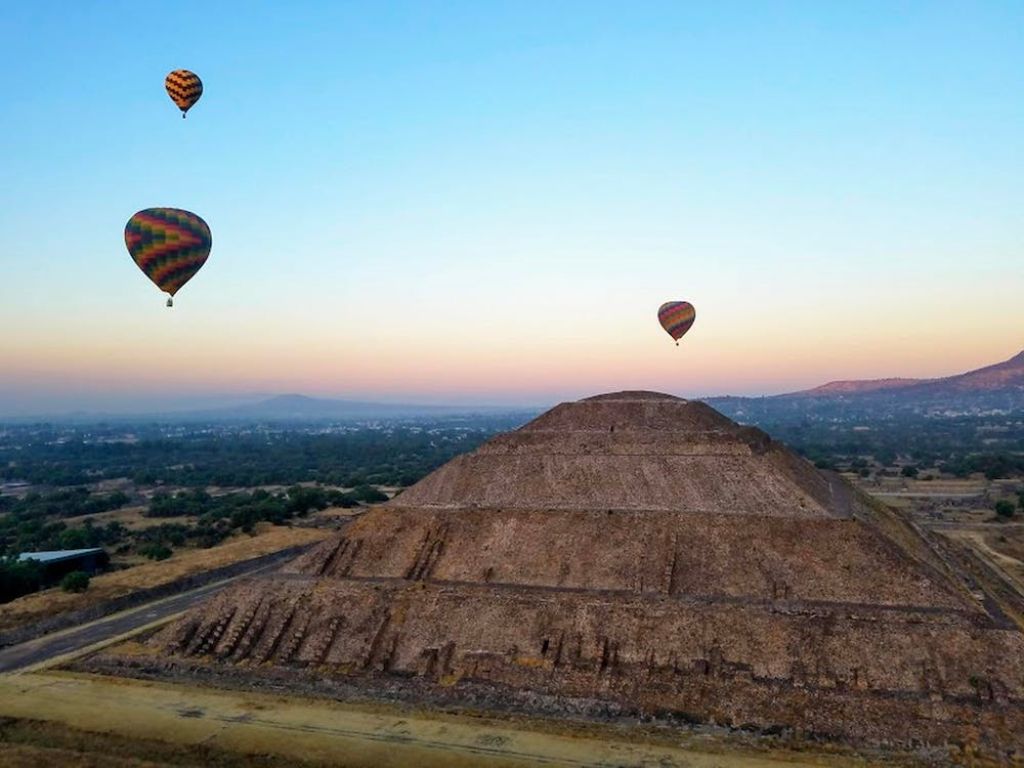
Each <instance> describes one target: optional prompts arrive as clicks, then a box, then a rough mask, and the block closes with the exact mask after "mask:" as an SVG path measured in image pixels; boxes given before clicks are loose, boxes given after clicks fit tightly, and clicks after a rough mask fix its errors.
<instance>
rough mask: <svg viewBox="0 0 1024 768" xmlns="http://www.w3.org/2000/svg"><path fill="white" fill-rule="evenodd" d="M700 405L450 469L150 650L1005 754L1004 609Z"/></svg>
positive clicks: (460, 696) (489, 449)
mask: <svg viewBox="0 0 1024 768" xmlns="http://www.w3.org/2000/svg"><path fill="white" fill-rule="evenodd" d="M951 547H952V545H951V544H949V543H948V542H945V540H941V541H940V540H938V539H937V538H935V539H933V538H931V537H930V535H928V534H926V533H925V532H923V531H921V530H918V529H917V528H916V527H915V526H914V525H912V524H911V523H910V522H909V521H908V520H905V519H904V518H903V517H901V516H899V515H898V514H896V513H895V512H893V511H892V510H889V509H887V508H885V507H883V506H880V505H878V504H876V503H874V502H873V501H871V500H870V499H868V498H867V497H865V496H863V495H862V494H860V493H859V492H857V491H856V490H854V489H853V488H852V487H851V486H849V485H848V484H847V483H846V482H845V481H843V480H842V479H841V478H840V477H838V476H826V475H825V474H822V473H820V472H818V471H817V470H815V469H814V467H812V466H811V465H810V464H808V463H807V462H806V461H804V460H803V459H801V458H800V457H798V456H796V455H795V454H793V453H792V452H791V451H789V450H788V449H786V448H785V447H784V446H782V445H780V444H778V443H775V442H773V441H772V440H771V439H770V438H769V437H768V436H767V435H766V434H764V433H763V432H761V431H759V430H756V429H753V428H745V427H741V426H739V425H737V424H735V423H734V422H732V421H730V420H729V419H727V418H725V417H724V416H722V415H721V414H719V413H717V412H716V411H714V410H713V409H712V408H710V407H708V406H707V405H705V404H703V403H699V402H688V401H685V400H681V399H679V398H675V397H671V396H668V395H660V394H655V393H649V392H621V393H617V394H610V395H602V396H599V397H592V398H588V399H585V400H581V401H578V402H573V403H564V404H562V405H559V406H557V407H556V408H553V409H552V410H550V411H548V412H547V413H545V414H543V415H542V416H540V417H538V418H537V419H535V420H534V421H532V422H531V423H529V424H527V425H526V426H524V427H522V428H521V429H519V430H517V431H515V432H511V433H508V434H505V435H501V436H498V437H496V438H494V439H492V440H491V441H489V442H488V443H486V444H485V445H483V446H482V447H481V448H480V449H478V450H477V451H475V452H473V453H470V454H467V455H464V456H461V457H459V458H456V459H455V460H453V461H451V462H449V463H448V464H446V465H445V466H443V467H441V468H440V469H438V470H437V471H436V472H434V473H433V474H431V475H429V476H428V477H426V478H424V479H423V480H422V481H420V482H419V483H417V484H416V485H414V486H412V487H411V488H409V489H407V490H406V491H405V492H404V493H402V494H401V495H399V496H398V497H396V498H395V499H393V500H392V501H391V502H389V503H387V504H384V505H382V506H379V507H376V508H374V509H373V510H371V511H370V512H368V513H367V514H365V515H364V516H362V517H361V518H360V519H359V520H357V521H356V522H354V523H352V524H351V525H350V526H349V527H348V528H347V529H346V530H345V531H344V532H343V534H342V535H340V536H339V537H338V538H337V539H335V540H332V541H328V542H325V543H324V544H322V545H320V546H319V547H318V548H316V549H314V550H312V551H311V552H309V553H307V554H305V555H303V556H301V557H300V558H298V559H297V560H295V561H293V562H292V563H291V564H289V565H288V566H287V567H286V568H285V569H283V571H281V572H278V573H274V574H271V575H266V576H262V577H259V578H256V579H251V580H249V581H246V582H244V583H242V584H240V585H238V586H236V587H233V588H231V589H228V590H226V591H225V592H223V593H221V594H220V595H219V596H217V597H216V598H214V599H213V600H211V601H210V602H208V603H207V604H205V605H204V606H203V607H201V608H200V609H198V610H196V611H194V612H193V613H191V614H188V615H187V616H186V617H184V618H183V619H181V620H179V621H178V622H177V623H175V624H174V625H172V626H170V627H169V628H167V629H165V630H163V631H161V632H160V633H159V634H157V635H156V636H154V637H153V638H152V639H151V640H150V641H149V642H150V644H151V646H152V647H153V648H154V649H158V650H159V655H160V658H161V659H163V660H164V661H162V662H161V663H162V664H164V668H165V669H167V668H179V669H187V670H189V671H190V672H191V673H197V672H204V673H206V674H209V675H212V676H215V677H220V678H223V679H230V680H241V681H245V682H246V684H259V682H260V681H261V680H263V681H267V680H274V681H277V682H276V683H275V684H289V685H298V684H301V685H303V686H306V687H308V688H318V687H319V688H321V689H322V690H323V691H324V692H326V693H328V694H333V695H339V696H340V695H349V694H351V693H352V692H353V691H358V692H361V693H362V694H364V695H383V696H389V697H403V698H410V699H414V700H420V701H426V702H434V703H450V704H456V705H468V706H474V707H497V708H509V707H511V708H516V707H519V708H525V709H527V710H529V711H532V712H537V711H546V712H553V713H568V712H572V713H577V714H582V715H615V714H638V713H643V714H646V715H649V716H653V717H662V718H665V719H666V720H668V721H672V722H675V721H686V722H698V723H715V724H719V725H728V726H733V727H744V728H753V729H755V730H762V731H773V732H774V731H778V730H784V731H795V732H798V733H802V734H811V735H815V736H821V737H827V738H833V739H838V740H842V741H847V742H853V743H875V744H878V743H894V742H899V743H906V744H911V743H943V742H945V741H947V740H952V741H955V740H964V739H971V738H975V737H978V734H979V733H980V738H981V739H982V740H984V741H986V742H987V743H989V744H990V745H991V746H994V747H996V748H998V749H1001V750H1012V749H1020V748H1022V746H1024V635H1022V633H1021V630H1020V626H1019V624H1018V621H1019V618H1020V616H1021V615H1024V611H1021V606H1020V604H1019V602H1017V601H1016V598H1015V597H1014V596H1013V595H1012V594H1011V593H1010V592H1009V591H1008V590H1006V589H999V588H998V587H997V586H996V587H992V586H990V585H991V584H996V582H997V579H995V577H994V575H993V574H991V573H989V572H984V569H983V568H982V565H981V564H980V563H979V562H973V561H970V559H969V556H968V555H967V554H966V553H965V552H961V551H955V550H953V549H951Z"/></svg>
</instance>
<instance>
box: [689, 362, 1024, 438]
mask: <svg viewBox="0 0 1024 768" xmlns="http://www.w3.org/2000/svg"><path fill="white" fill-rule="evenodd" d="M708 402H709V403H711V404H712V405H714V407H715V408H718V409H719V410H721V411H722V412H723V413H725V414H727V415H728V416H730V417H732V418H735V419H739V420H741V421H747V422H749V423H756V424H767V423H770V422H772V421H777V422H786V421H790V422H791V421H794V420H797V419H832V420H858V419H864V418H888V417H893V416H898V415H902V414H920V415H930V416H936V415H946V416H950V415H958V414H977V413H986V412H993V411H1005V412H1017V411H1024V352H1021V353H1020V354H1018V355H1016V356H1015V357H1012V358H1010V359H1009V360H1006V361H1005V362H1002V363H997V364H995V365H989V366H986V367H984V368H979V369H977V370H974V371H968V372H967V373H960V374H957V375H954V376H944V377H942V378H938V379H900V378H895V379H874V380H865V381H833V382H830V383H828V384H824V385H822V386H820V387H815V388H813V389H807V390H803V391H801V392H791V393H788V394H785V395H775V396H773V397H761V398H752V397H714V398H709V399H708Z"/></svg>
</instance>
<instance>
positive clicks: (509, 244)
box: [0, 2, 1024, 414]
mask: <svg viewBox="0 0 1024 768" xmlns="http://www.w3.org/2000/svg"><path fill="white" fill-rule="evenodd" d="M1022 30H1024V4H1022V3H1019V2H1016V3H951V2H950V3H946V2H930V3H897V2H887V3H869V2H857V3H819V2H807V3H781V2H778V3H768V2H763V3H717V2H716V3H710V2H709V3H682V2H670V3H657V2H640V3H636V2H579V3H572V2H559V3H550V2H536V3H530V2H515V3H497V2H472V3H469V2H467V3H455V2H445V3H440V2H438V3H430V2H419V3H383V2H365V3H362V2H359V3H356V2H351V3H313V2H306V3H290V4H283V3H245V4H242V3H228V2H222V3H190V2H175V3H151V2H133V3H115V2H108V3H96V2H81V3H46V2H40V3H26V4H16V5H13V6H11V7H10V8H7V9H5V11H4V14H3V15H2V16H0V37H2V40H3V45H2V46H0V61H2V63H3V65H4V71H5V72H7V73H9V77H8V79H7V81H6V82H5V86H4V99H3V101H2V102H0V132H2V134H0V135H2V136H3V146H4V147H5V149H6V158H5V162H4V166H5V168H4V178H5V180H6V183H5V184H4V185H3V186H2V188H0V203H2V204H0V226H2V230H3V232H4V239H3V244H2V246H0V248H2V250H0V267H2V268H3V274H4V280H3V282H2V283H0V324H2V326H3V327H4V328H5V329H7V332H5V333H4V334H3V335H0V365H2V366H3V367H2V369H0V370H4V371H5V372H4V373H3V374H2V375H0V414H3V413H13V412H31V411H35V410H47V409H61V408H63V407H67V408H78V407H117V406H123V407H136V406H139V405H142V404H147V403H159V402H163V401H165V400H167V399H168V398H172V397H173V398H181V397H185V398H187V397H193V396H195V397H199V396H206V395H209V394H211V393H217V394H225V393H226V394H231V393H236V392H237V393H245V392H279V391H302V392H307V393H310V394H319V395H338V396H356V397H363V398H373V399H388V400H417V401H444V402H455V401H462V400H466V401H469V400H472V401H476V402H485V401H486V402H516V403H520V402H530V403H543V402H549V401H551V400H555V399H558V398H561V397H571V396H578V395H585V394H593V393H594V392H598V391H603V390H607V389H621V388H626V387H630V388H635V387H642V388H652V389H661V390H665V391H671V392H674V393H677V394H683V395H698V394H707V393H724V392H748V393H759V392H773V391H783V390H786V389H792V388H797V387H800V386H806V385H812V384H816V383H820V382H822V381H825V380H828V379H834V378H847V377H872V376H888V375H906V376H921V375H937V374H942V373H953V372H956V371H958V370H960V369H964V368H968V367H972V366H975V365H981V364H984V363H988V362H994V361H996V360H999V359H1003V358H1005V357H1009V356H1010V355H1012V354H1013V353H1015V352H1017V351H1019V349H1020V348H1021V347H1024V333H1022V331H1021V329H1022V328H1024V301H1022V300H1021V297H1022V295H1024V258H1022V256H1024V248H1022V246H1024V227H1022V225H1024V213H1022V212H1024V162H1022V159H1024V154H1022V150H1024V99H1022V97H1021V95H1022V94H1024V32H1022ZM176 68H188V69H192V70H193V71H195V72H197V73H198V74H199V75H200V76H201V77H202V78H203V81H204V84H205V93H204V96H203V98H202V100H201V101H200V102H199V104H198V105H197V106H196V107H195V108H194V109H193V110H192V112H190V114H189V118H188V119H187V120H184V121H183V120H181V119H180V117H178V113H177V110H176V109H175V107H174V105H173V104H172V103H171V102H170V100H169V99H168V98H167V96H166V94H165V93H164V91H163V77H164V75H165V74H166V72H167V71H169V70H171V69H176ZM157 205H168V206H175V207H182V208H186V209H189V210H192V211H195V212H196V213H198V214H199V215H201V216H203V218H205V219H206V221H207V222H209V224H210V226H211V228H212V231H213V236H214V246H213V252H212V255H211V257H210V261H209V262H208V263H207V265H206V266H205V267H204V269H203V271H202V272H200V274H199V275H198V276H197V277H196V278H195V279H194V280H193V281H192V282H191V283H190V284H189V285H188V286H186V287H185V288H184V289H182V291H181V293H180V294H179V295H178V300H177V302H176V303H177V306H176V307H175V308H174V309H173V310H166V309H165V308H164V307H163V301H162V299H161V297H160V294H159V292H158V291H157V289H156V288H155V287H153V286H152V285H151V284H149V283H148V281H147V280H146V279H145V277H144V276H143V275H142V274H141V273H140V272H138V270H137V269H136V268H135V266H134V265H133V264H132V262H131V260H130V259H129V257H128V255H127V252H126V251H125V249H124V244H123V235H122V233H123V228H124V223H125V221H127V219H128V217H129V216H130V215H131V214H132V213H134V212H135V211H136V210H139V209H141V208H146V207H151V206H157ZM676 298H679V299H688V300H690V301H692V302H693V303H694V304H695V305H696V306H697V311H698V319H697V323H696V324H695V326H694V328H693V330H692V331H691V334H690V335H689V336H687V338H686V339H685V340H684V342H683V345H682V346H680V348H678V349H677V348H675V347H674V346H673V345H672V344H671V342H670V341H669V339H668V337H667V336H664V335H663V334H662V332H661V331H660V329H659V328H658V327H657V325H656V321H655V319H654V317H655V312H656V309H657V306H658V305H659V304H660V303H661V302H662V301H664V300H668V299H676Z"/></svg>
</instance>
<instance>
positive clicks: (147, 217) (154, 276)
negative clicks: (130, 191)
mask: <svg viewBox="0 0 1024 768" xmlns="http://www.w3.org/2000/svg"><path fill="white" fill-rule="evenodd" d="M124 242H125V245H127V246H128V253H130V254H131V255H132V258H133V259H134V260H135V263H136V264H138V265H139V269H141V270H142V271H143V272H144V273H145V274H146V277H148V278H149V279H150V280H152V281H153V282H154V283H155V284H156V287H157V288H159V289H160V290H161V291H164V292H165V293H168V294H170V296H172V297H173V296H174V294H176V293H177V292H178V290H179V289H180V288H181V286H183V285H184V284H185V283H187V282H188V281H189V280H191V279H192V276H193V275H194V274H195V273H196V272H198V271H199V269H200V267H202V266H203V264H205V263H206V259H207V258H208V257H209V255H210V246H211V245H212V244H213V237H212V236H211V235H210V228H209V227H208V226H207V225H206V222H205V221H203V220H202V219H201V218H199V217H198V216H196V215H195V214H194V213H189V212H188V211H182V210H179V209H178V208H147V209H146V210H144V211H139V212H138V213H136V214H135V215H134V216H132V217H131V218H130V219H128V223H127V224H126V225H125V228H124ZM167 306H168V307H173V306H174V301H173V299H171V298H169V299H167Z"/></svg>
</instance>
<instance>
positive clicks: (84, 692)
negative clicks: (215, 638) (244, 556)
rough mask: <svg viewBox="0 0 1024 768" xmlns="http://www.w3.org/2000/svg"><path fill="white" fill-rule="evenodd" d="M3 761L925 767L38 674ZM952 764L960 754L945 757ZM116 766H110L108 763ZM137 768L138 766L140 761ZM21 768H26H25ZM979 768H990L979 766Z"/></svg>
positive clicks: (565, 725)
mask: <svg viewBox="0 0 1024 768" xmlns="http://www.w3.org/2000/svg"><path fill="white" fill-rule="evenodd" d="M0 718H7V719H6V720H3V719H0V763H2V764H3V765H15V766H16V765H39V764H45V763H47V762H53V764H56V765H66V766H73V767H75V768H77V767H79V766H101V765H102V766H104V767H105V766H114V768H120V766H122V765H155V766H164V765H196V766H198V765H202V766H213V767H215V768H216V767H217V766H222V767H223V768H234V766H242V765H245V766H256V767H257V768H259V767H260V766H266V768H272V767H273V768H277V767H278V766H280V767H281V768H284V767H285V766H295V767H296V768H298V767H299V766H314V765H315V766H322V765H332V766H341V767H348V768H361V767H364V766H365V767H370V766H372V768H410V767H412V766H415V768H432V767H434V766H438V767H440V766H446V767H447V766H451V767H453V768H471V767H472V768H478V767H480V766H508V767H510V768H511V767H512V766H622V768H628V767H631V766H636V767H637V768H640V767H641V766H663V767H664V768H673V767H677V768H683V766H686V768H785V767H786V766H790V767H793V768H795V767H797V766H803V767H804V768H806V767H807V766H831V767H832V768H861V767H862V766H868V765H890V766H908V767H909V766H923V765H926V764H929V763H928V762H922V761H921V760H919V759H912V758H910V757H899V756H897V757H892V758H887V759H886V760H885V761H882V760H881V758H879V757H878V756H877V755H871V756H864V755H855V754H853V753H850V752H846V751H840V750H834V751H830V750H829V749H828V748H827V746H824V745H819V746H817V747H815V748H808V749H806V750H804V749H800V750H793V749H790V748H788V747H787V746H785V745H779V744H771V745H755V744H752V743H748V744H742V743H739V742H728V743H727V742H726V741H724V740H723V737H722V736H721V735H718V734H710V733H703V734H701V733H689V734H684V733H681V732H679V731H677V730H673V729H670V730H663V731H660V732H658V731H652V730H645V729H643V728H637V725H636V723H628V724H623V725H622V726H614V725H609V726H597V725H587V724H583V723H571V722H564V721H563V722H553V721H543V720H533V719H529V720H528V719H515V718H505V719H501V720H498V719H494V718H489V717H479V716H473V715H470V714H454V713H439V712H429V713H428V712H423V711H417V710H411V709H408V708H397V707H393V706H389V705H366V706H355V705H350V704H342V703H337V702H330V701H321V700H309V699H303V698H299V697H282V696H275V695H266V694H255V693H241V692H232V691H217V690H211V689H206V688H197V687H187V686H182V685H170V684H164V683H151V682H141V681H132V680H125V679H114V678H106V677H99V676H92V675H72V674H54V673H47V674H30V675H21V676H18V677H5V678H0ZM935 757H936V758H938V759H941V760H942V761H943V762H945V761H946V760H947V759H949V758H952V759H954V760H957V761H958V760H959V758H960V757H961V755H959V754H952V755H950V754H946V753H943V754H942V755H941V756H939V755H935ZM108 758H109V759H108ZM132 760H135V762H132ZM19 761H20V762H19ZM974 764H975V765H979V766H980V765H983V763H980V762H976V763H974Z"/></svg>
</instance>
